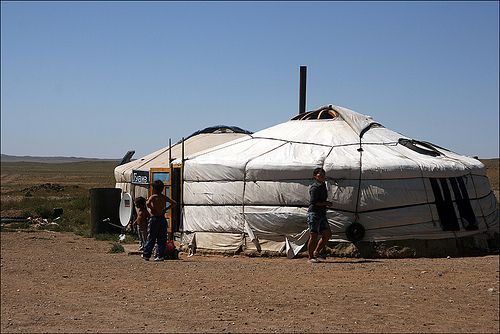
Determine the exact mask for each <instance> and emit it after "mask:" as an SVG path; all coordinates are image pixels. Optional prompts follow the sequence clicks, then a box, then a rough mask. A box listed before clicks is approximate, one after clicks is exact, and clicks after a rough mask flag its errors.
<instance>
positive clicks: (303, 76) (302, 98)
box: [299, 66, 307, 115]
mask: <svg viewBox="0 0 500 334" xmlns="http://www.w3.org/2000/svg"><path fill="white" fill-rule="evenodd" d="M306 80H307V66H301V67H300V92H299V94H300V95H299V115H300V114H304V113H305V112H306Z"/></svg>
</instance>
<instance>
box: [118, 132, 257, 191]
mask: <svg viewBox="0 0 500 334" xmlns="http://www.w3.org/2000/svg"><path fill="white" fill-rule="evenodd" d="M249 134H251V132H249V131H246V130H243V129H241V128H238V127H235V126H225V125H216V126H212V127H208V128H205V129H203V130H199V131H196V132H195V133H193V134H192V135H190V136H189V137H187V138H186V139H185V140H184V155H185V156H186V157H187V156H190V155H192V154H195V153H197V152H201V151H206V150H207V149H210V148H211V147H215V146H219V145H221V144H223V143H226V142H230V141H233V140H235V139H238V138H246V137H248V138H249ZM169 151H170V147H169V146H167V147H164V148H161V149H159V150H157V151H155V152H153V153H150V154H148V155H146V156H144V157H142V158H140V159H137V160H133V161H131V162H129V163H126V164H123V165H120V166H117V167H116V168H115V171H114V174H115V181H116V186H115V187H116V188H121V189H122V191H123V192H128V193H131V194H132V197H133V198H136V197H138V196H143V197H145V198H147V196H148V187H147V186H142V185H134V184H132V171H134V170H139V171H146V172H149V170H150V169H151V168H162V167H163V168H168V167H169V166H170V159H172V160H175V159H182V142H181V141H179V142H177V143H175V144H174V145H172V147H171V152H169Z"/></svg>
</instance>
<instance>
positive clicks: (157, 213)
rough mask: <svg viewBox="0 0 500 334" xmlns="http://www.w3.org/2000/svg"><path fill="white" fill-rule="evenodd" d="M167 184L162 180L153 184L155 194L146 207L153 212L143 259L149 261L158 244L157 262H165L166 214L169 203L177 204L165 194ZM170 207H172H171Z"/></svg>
mask: <svg viewBox="0 0 500 334" xmlns="http://www.w3.org/2000/svg"><path fill="white" fill-rule="evenodd" d="M164 187H165V184H164V183H163V182H162V181H161V180H156V181H154V182H153V194H152V195H151V196H149V198H148V200H147V201H146V206H147V207H148V209H149V210H150V212H151V217H150V218H149V221H148V241H147V242H146V245H145V246H144V251H143V253H142V258H143V259H144V260H146V261H149V258H150V257H151V253H152V251H153V247H154V245H155V243H157V247H156V254H155V261H163V260H164V258H165V245H166V241H167V220H166V219H165V212H166V211H167V210H168V208H167V202H168V203H170V204H175V203H176V202H175V201H174V200H172V199H170V198H169V197H168V196H165V195H164V194H163V188H164ZM169 207H170V206H169Z"/></svg>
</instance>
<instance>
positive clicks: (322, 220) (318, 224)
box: [307, 212, 330, 234]
mask: <svg viewBox="0 0 500 334" xmlns="http://www.w3.org/2000/svg"><path fill="white" fill-rule="evenodd" d="M307 224H308V225H309V231H311V232H315V233H318V234H319V233H321V232H323V231H324V230H329V229H330V225H329V224H328V219H326V215H324V214H319V213H316V212H308V213H307Z"/></svg>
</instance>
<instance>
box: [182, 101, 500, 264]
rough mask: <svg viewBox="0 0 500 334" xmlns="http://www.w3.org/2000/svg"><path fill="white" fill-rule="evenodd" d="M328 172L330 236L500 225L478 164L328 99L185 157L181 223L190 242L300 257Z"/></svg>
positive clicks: (414, 234) (439, 236)
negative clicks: (317, 176) (314, 188)
mask: <svg viewBox="0 0 500 334" xmlns="http://www.w3.org/2000/svg"><path fill="white" fill-rule="evenodd" d="M316 167H323V168H324V169H325V171H326V176H327V181H326V182H327V189H328V199H329V200H330V201H332V202H333V207H332V208H331V209H330V210H328V213H327V216H328V221H329V224H330V227H331V230H332V233H333V236H332V239H331V241H332V242H351V243H359V244H360V243H366V242H367V243H377V242H390V241H403V242H409V241H412V240H420V241H424V242H427V241H429V240H443V241H444V240H448V241H450V240H451V242H452V243H453V244H454V245H455V244H456V242H455V241H456V240H459V239H462V238H467V237H474V236H485V235H486V236H493V235H495V233H496V237H497V238H498V231H499V212H498V204H497V200H496V198H495V196H494V194H493V192H492V190H491V187H490V185H489V181H488V178H487V177H486V170H485V167H484V165H483V164H482V163H481V162H480V161H479V160H477V159H474V158H471V157H466V156H463V155H459V154H457V153H454V152H451V151H449V150H447V149H444V148H442V147H439V146H437V145H434V144H431V143H428V142H423V141H418V140H413V139H411V138H408V137H406V136H404V135H402V134H399V133H397V132H395V131H393V130H390V129H387V128H385V127H384V126H383V125H382V124H380V123H378V122H376V121H375V120H373V119H372V118H371V117H370V116H366V115H362V114H359V113H357V112H354V111H352V110H349V109H346V108H343V107H339V106H333V105H329V106H326V107H322V108H320V109H318V110H315V111H312V112H308V113H303V114H299V115H298V116H297V117H295V118H293V119H292V120H290V121H287V122H285V123H281V124H278V125H275V126H272V127H270V128H267V129H264V130H261V131H258V132H256V133H254V134H252V135H250V134H247V135H244V136H242V137H241V138H238V139H236V140H233V141H231V142H227V143H225V144H224V145H221V146H218V147H214V148H212V149H210V150H209V151H206V152H201V153H199V154H190V155H189V156H188V157H187V159H186V160H185V161H184V172H183V211H182V230H183V232H184V236H185V238H186V239H185V240H186V242H189V243H190V244H191V246H192V247H193V248H196V249H202V250H213V251H230V252H232V251H235V252H236V251H238V250H255V251H271V252H279V253H286V254H287V256H289V257H294V256H296V255H297V254H298V253H299V251H300V250H301V249H303V246H304V244H305V243H306V242H307V239H308V237H309V235H308V230H307V223H306V214H307V208H308V205H309V192H308V186H309V185H310V184H311V181H312V171H313V169H314V168H316Z"/></svg>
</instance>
